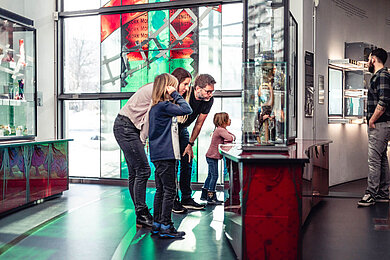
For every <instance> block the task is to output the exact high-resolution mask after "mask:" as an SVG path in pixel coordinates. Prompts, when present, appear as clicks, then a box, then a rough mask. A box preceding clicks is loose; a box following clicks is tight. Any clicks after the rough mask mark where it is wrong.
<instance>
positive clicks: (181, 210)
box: [172, 199, 188, 214]
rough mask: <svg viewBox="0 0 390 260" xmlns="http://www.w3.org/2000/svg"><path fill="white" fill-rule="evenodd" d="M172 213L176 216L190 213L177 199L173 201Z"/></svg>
mask: <svg viewBox="0 0 390 260" xmlns="http://www.w3.org/2000/svg"><path fill="white" fill-rule="evenodd" d="M172 212H173V213H176V214H186V213H187V212H188V209H186V208H185V207H183V206H182V205H181V203H180V200H178V199H175V200H174V201H173V208H172Z"/></svg>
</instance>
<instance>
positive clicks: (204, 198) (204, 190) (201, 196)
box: [200, 188, 207, 200]
mask: <svg viewBox="0 0 390 260" xmlns="http://www.w3.org/2000/svg"><path fill="white" fill-rule="evenodd" d="M200 200H207V189H205V188H202V195H200Z"/></svg>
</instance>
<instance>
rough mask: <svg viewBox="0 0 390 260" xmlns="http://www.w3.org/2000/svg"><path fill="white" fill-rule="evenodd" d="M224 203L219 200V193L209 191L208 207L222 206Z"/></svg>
mask: <svg viewBox="0 0 390 260" xmlns="http://www.w3.org/2000/svg"><path fill="white" fill-rule="evenodd" d="M222 203H223V201H220V200H218V199H217V193H216V192H215V191H209V192H208V194H207V204H208V205H221V204H222Z"/></svg>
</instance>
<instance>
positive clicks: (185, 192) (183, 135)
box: [179, 127, 192, 200]
mask: <svg viewBox="0 0 390 260" xmlns="http://www.w3.org/2000/svg"><path fill="white" fill-rule="evenodd" d="M189 141H190V134H189V133H188V130H187V127H184V128H181V127H180V128H179V143H180V156H181V160H180V191H181V198H182V200H183V199H189V198H191V194H192V190H191V173H192V159H191V161H190V162H188V154H186V155H185V156H183V153H184V150H185V149H186V147H187V145H188V142H189Z"/></svg>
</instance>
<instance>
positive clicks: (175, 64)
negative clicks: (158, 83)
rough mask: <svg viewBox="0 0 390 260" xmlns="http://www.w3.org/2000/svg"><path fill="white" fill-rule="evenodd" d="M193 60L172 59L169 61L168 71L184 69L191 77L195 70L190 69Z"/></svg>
mask: <svg viewBox="0 0 390 260" xmlns="http://www.w3.org/2000/svg"><path fill="white" fill-rule="evenodd" d="M193 61H194V60H193V59H172V60H170V71H171V72H172V71H174V70H175V69H176V68H179V67H181V68H184V69H186V70H187V71H188V72H190V73H191V74H192V75H194V73H195V70H194V68H193V67H192V65H191V64H192V63H193Z"/></svg>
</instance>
